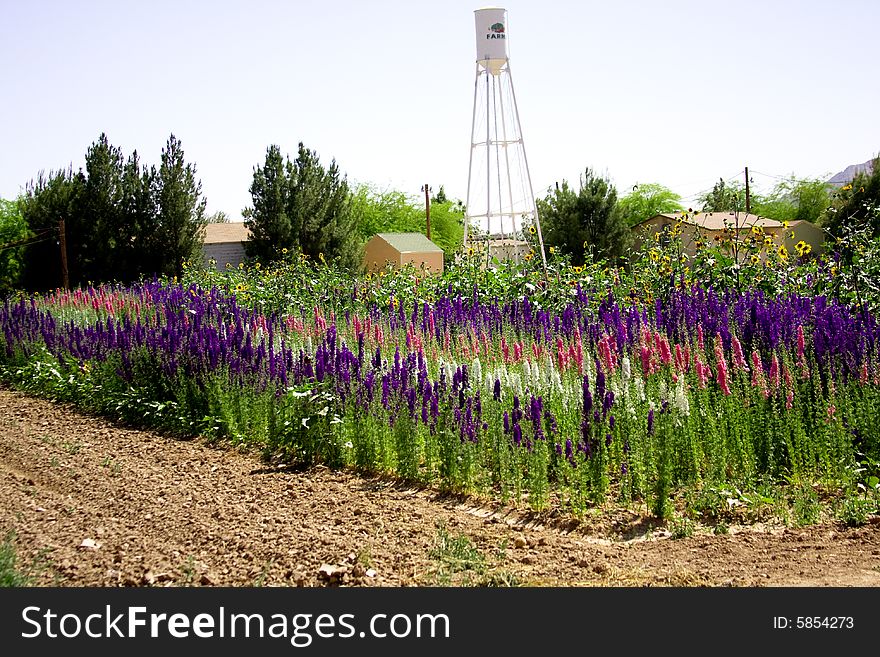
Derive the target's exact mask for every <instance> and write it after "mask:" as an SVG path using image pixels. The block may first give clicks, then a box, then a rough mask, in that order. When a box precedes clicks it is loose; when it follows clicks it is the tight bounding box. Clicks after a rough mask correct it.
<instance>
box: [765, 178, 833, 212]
mask: <svg viewBox="0 0 880 657" xmlns="http://www.w3.org/2000/svg"><path fill="white" fill-rule="evenodd" d="M830 205H831V195H830V194H829V188H828V184H827V183H826V182H824V181H822V180H819V179H818V178H816V179H803V180H799V179H797V178H795V177H794V176H792V177H791V178H789V179H786V180H781V181H780V182H779V183H777V184H776V186H775V187H774V188H773V190H772V191H771V192H770V193H769V194H767V195H765V196H759V195H752V198H751V212H752V214H756V215H758V216H760V217H767V218H768V219H775V220H776V221H809V222H812V223H814V224H818V223H819V221H820V219H821V218H822V217H823V215H824V214H825V212H826V211H827V210H828V207H829V206H830Z"/></svg>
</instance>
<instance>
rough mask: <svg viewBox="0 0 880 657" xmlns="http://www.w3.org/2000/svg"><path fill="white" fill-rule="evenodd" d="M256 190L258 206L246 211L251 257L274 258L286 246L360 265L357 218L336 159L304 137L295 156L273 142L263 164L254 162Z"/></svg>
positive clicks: (253, 185)
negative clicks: (323, 156)
mask: <svg viewBox="0 0 880 657" xmlns="http://www.w3.org/2000/svg"><path fill="white" fill-rule="evenodd" d="M250 192H251V198H252V200H253V206H252V207H248V208H245V209H244V211H243V214H244V217H245V224H246V225H247V226H248V228H249V229H250V231H251V236H252V237H251V239H250V240H248V242H246V243H245V251H246V252H247V254H248V256H249V257H251V258H254V259H256V260H259V261H260V262H263V263H269V262H272V261H274V260H278V259H279V258H280V257H281V256H282V250H283V249H286V250H291V251H292V250H297V251H300V252H302V253H304V254H305V255H307V256H308V257H310V258H312V259H320V258H327V259H329V260H332V261H333V262H334V263H335V264H336V265H338V266H339V267H341V268H343V269H348V270H353V269H356V268H357V267H359V265H360V263H361V253H360V240H359V239H358V234H357V219H356V217H355V215H354V214H353V213H352V201H351V195H350V192H349V187H348V182H347V180H346V179H345V177H344V176H342V175H341V174H340V171H339V167H338V166H337V164H336V161H335V160H333V161H332V162H331V164H330V166H329V167H328V168H326V169H325V168H324V166H323V165H322V164H321V162H320V160H319V158H318V155H317V154H316V153H315V151H312V150H309V149H307V148H306V147H305V146H303V144H302V142H300V144H299V152H298V155H297V158H296V160H295V161H293V162H291V161H290V158H289V157H288V158H286V159H283V158H282V156H281V149H280V148H279V147H278V146H276V145H272V146H270V147H269V148H268V149H267V152H266V160H265V163H264V164H263V166H262V167H254V177H253V182H252V183H251V188H250Z"/></svg>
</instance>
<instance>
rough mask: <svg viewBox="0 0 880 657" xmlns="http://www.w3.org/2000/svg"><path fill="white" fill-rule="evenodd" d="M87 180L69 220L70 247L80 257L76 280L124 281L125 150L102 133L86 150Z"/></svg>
mask: <svg viewBox="0 0 880 657" xmlns="http://www.w3.org/2000/svg"><path fill="white" fill-rule="evenodd" d="M85 173H86V179H85V185H84V187H83V192H82V194H81V195H80V196H79V198H78V201H79V202H78V204H77V209H76V212H75V213H73V215H72V216H70V217H68V218H67V220H66V228H67V231H68V236H69V239H68V241H69V244H70V249H71V251H72V252H74V253H76V254H77V258H76V260H75V263H76V268H75V269H76V270H77V271H75V272H74V274H75V275H74V277H73V279H74V280H77V281H80V282H99V281H113V280H120V279H124V278H125V276H124V273H123V269H124V268H125V266H126V264H125V263H126V261H125V259H124V254H122V253H120V245H123V244H126V243H127V242H128V240H129V239H130V237H131V236H130V235H129V234H128V233H127V232H126V230H125V229H124V228H123V225H122V224H123V208H122V196H123V190H122V173H123V157H122V151H121V150H120V149H119V148H117V147H116V146H113V145H111V144H110V142H109V141H108V139H107V135H106V134H104V133H102V134H101V136H100V137H99V138H98V141H96V142H94V143H93V144H92V145H91V146H90V147H89V149H88V150H87V151H86V170H85Z"/></svg>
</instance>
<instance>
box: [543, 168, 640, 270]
mask: <svg viewBox="0 0 880 657" xmlns="http://www.w3.org/2000/svg"><path fill="white" fill-rule="evenodd" d="M537 206H538V216H539V217H540V218H541V229H542V234H543V238H544V244H545V246H547V247H551V246H552V247H555V248H556V249H558V250H559V251H560V252H561V253H563V254H567V255H569V256H570V257H571V261H572V263H573V264H575V265H583V264H584V263H585V262H586V261H588V260H594V261H595V260H601V259H607V260H610V261H616V260H618V259H619V258H620V257H621V256H622V255H623V254H624V253H625V252H626V249H627V246H628V244H629V242H630V233H629V228H628V227H627V225H626V223H625V222H624V220H623V216H622V215H621V213H620V208H619V207H618V205H617V190H616V189H615V188H614V185H612V184H611V183H610V182H609V181H608V180H607V179H606V178H600V177H598V176H596V175H595V174H594V173H593V172H592V171H591V170H590V169H589V168H587V170H586V171H585V173H584V174H583V175H582V176H581V178H580V189H579V190H578V191H577V192H575V191H574V190H573V189H572V188H571V187H569V185H568V181H566V180H563V181H562V185H561V186H558V185H557V187H556V189H555V190H554V191H551V192H550V193H549V194H548V195H547V196H546V197H545V198H543V199H538V200H537Z"/></svg>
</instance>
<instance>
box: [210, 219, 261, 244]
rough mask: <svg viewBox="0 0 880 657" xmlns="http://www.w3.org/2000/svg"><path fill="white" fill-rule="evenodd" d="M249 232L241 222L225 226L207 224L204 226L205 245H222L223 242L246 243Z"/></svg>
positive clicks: (233, 222)
mask: <svg viewBox="0 0 880 657" xmlns="http://www.w3.org/2000/svg"><path fill="white" fill-rule="evenodd" d="M249 235H250V231H249V230H248V228H247V226H245V225H244V222H242V221H232V222H229V223H225V224H207V225H206V226H205V240H204V243H205V244H223V243H225V242H246V241H247V239H248V236H249Z"/></svg>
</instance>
